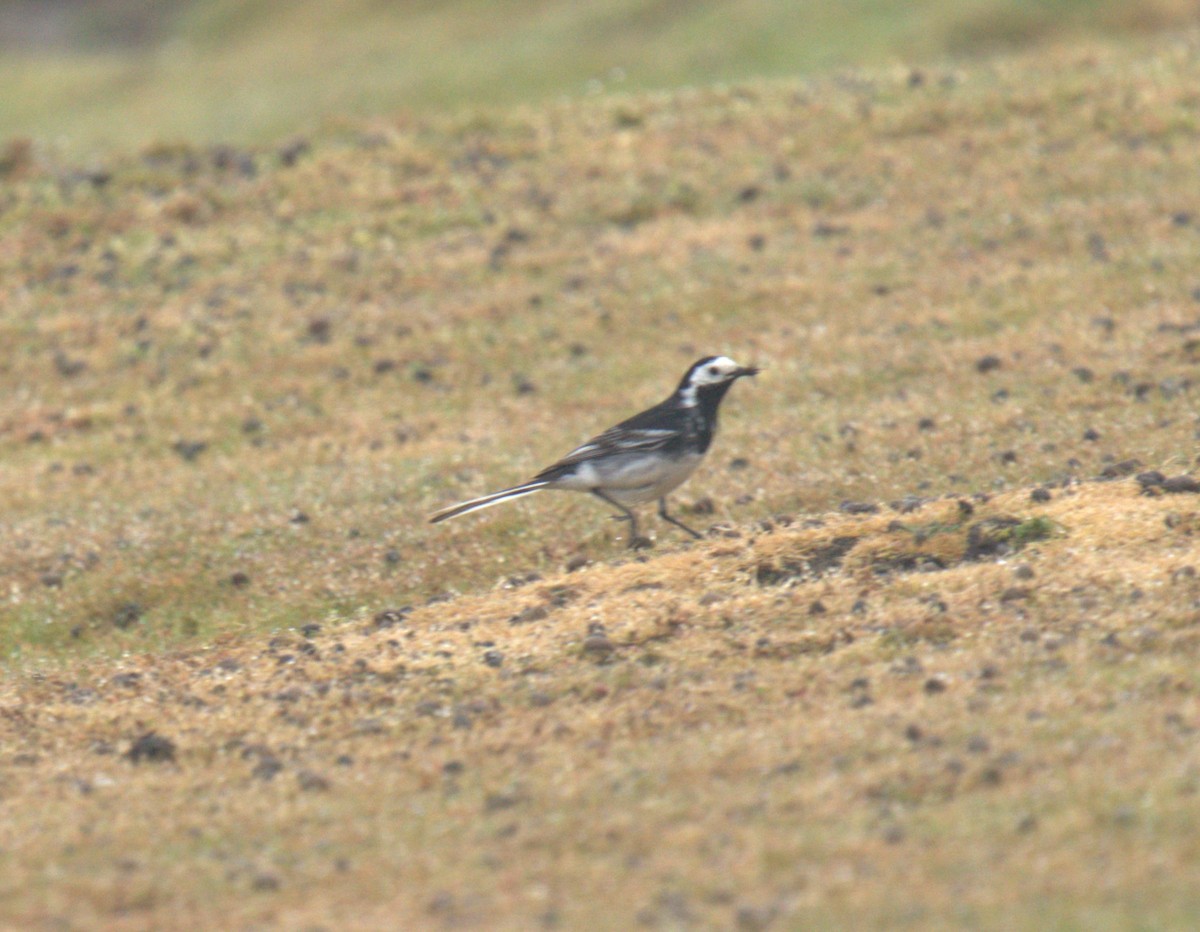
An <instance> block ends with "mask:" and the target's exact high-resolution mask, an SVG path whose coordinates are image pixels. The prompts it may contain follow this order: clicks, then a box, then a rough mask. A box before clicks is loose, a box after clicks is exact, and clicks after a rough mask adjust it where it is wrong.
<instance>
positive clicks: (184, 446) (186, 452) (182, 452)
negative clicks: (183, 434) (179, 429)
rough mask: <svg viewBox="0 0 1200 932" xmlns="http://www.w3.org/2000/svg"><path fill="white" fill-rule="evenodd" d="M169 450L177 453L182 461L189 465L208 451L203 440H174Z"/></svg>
mask: <svg viewBox="0 0 1200 932" xmlns="http://www.w3.org/2000/svg"><path fill="white" fill-rule="evenodd" d="M171 449H172V450H174V451H175V452H176V453H178V454H179V456H180V457H182V458H183V459H184V461H186V462H188V463H190V462H192V461H193V460H195V459H196V457H198V456H199V455H200V454H201V453H203V452H204V451H205V450H207V449H208V444H207V443H205V442H204V441H203V440H176V441H175V442H174V443H173V444H171Z"/></svg>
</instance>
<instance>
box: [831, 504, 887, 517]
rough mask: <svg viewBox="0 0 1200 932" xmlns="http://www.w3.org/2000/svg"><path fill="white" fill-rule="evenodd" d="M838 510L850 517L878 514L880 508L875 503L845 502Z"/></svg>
mask: <svg viewBox="0 0 1200 932" xmlns="http://www.w3.org/2000/svg"><path fill="white" fill-rule="evenodd" d="M838 510H839V511H843V512H845V513H846V514H848V515H873V514H876V513H878V511H879V506H878V505H877V504H875V503H874V502H851V501H845V502H842V503H841V504H840V505H838Z"/></svg>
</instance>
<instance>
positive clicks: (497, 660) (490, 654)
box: [483, 650, 504, 668]
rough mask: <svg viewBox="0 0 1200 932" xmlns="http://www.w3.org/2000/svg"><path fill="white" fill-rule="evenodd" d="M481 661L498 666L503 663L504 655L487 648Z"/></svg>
mask: <svg viewBox="0 0 1200 932" xmlns="http://www.w3.org/2000/svg"><path fill="white" fill-rule="evenodd" d="M483 662H484V663H486V664H487V665H488V666H489V667H495V668H499V667H501V666H503V665H504V655H503V654H502V653H500V651H498V650H489V651H487V652H485V653H484V655H483Z"/></svg>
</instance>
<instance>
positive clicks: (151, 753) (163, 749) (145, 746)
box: [125, 731, 175, 764]
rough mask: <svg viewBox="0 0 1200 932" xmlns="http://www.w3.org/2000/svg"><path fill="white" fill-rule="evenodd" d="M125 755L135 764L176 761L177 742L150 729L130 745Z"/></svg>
mask: <svg viewBox="0 0 1200 932" xmlns="http://www.w3.org/2000/svg"><path fill="white" fill-rule="evenodd" d="M125 757H126V758H127V759H128V760H129V761H131V762H132V763H134V764H140V763H142V762H146V763H150V764H163V763H168V762H169V763H174V761H175V742H174V741H172V740H171V739H170V738H164V737H163V736H162V735H160V734H158V733H156V732H153V731H148V732H146V733H145V734H144V735H142V736H141V737H139V738H138V739H137V740H136V741H134V742H133V744H132V745H130V747H129V750H128V751H126V752H125Z"/></svg>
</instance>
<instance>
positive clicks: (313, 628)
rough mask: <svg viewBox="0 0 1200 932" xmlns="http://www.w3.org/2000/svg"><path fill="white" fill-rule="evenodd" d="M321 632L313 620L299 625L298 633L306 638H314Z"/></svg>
mask: <svg viewBox="0 0 1200 932" xmlns="http://www.w3.org/2000/svg"><path fill="white" fill-rule="evenodd" d="M320 633H321V626H320V625H319V624H317V623H316V622H315V621H310V622H309V623H308V624H306V625H301V626H300V634H301V636H303V637H306V638H314V637H316V636H317V635H318V634H320Z"/></svg>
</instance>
